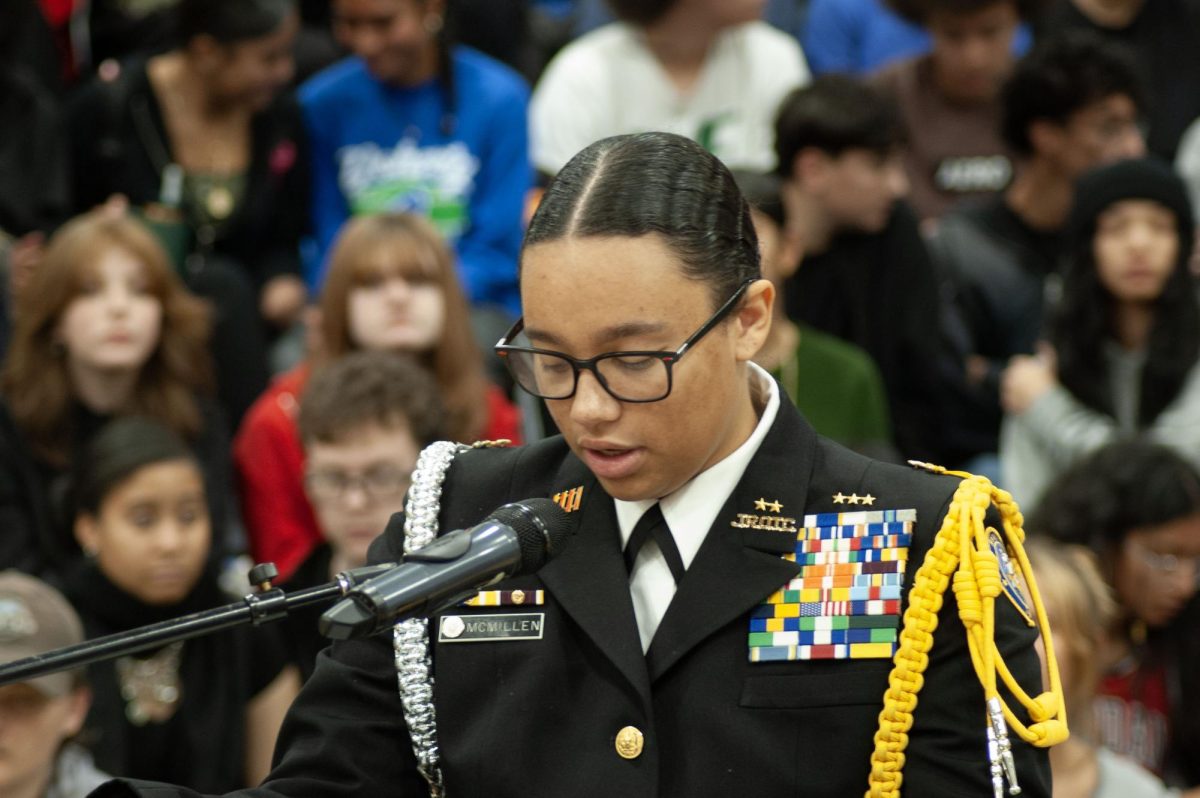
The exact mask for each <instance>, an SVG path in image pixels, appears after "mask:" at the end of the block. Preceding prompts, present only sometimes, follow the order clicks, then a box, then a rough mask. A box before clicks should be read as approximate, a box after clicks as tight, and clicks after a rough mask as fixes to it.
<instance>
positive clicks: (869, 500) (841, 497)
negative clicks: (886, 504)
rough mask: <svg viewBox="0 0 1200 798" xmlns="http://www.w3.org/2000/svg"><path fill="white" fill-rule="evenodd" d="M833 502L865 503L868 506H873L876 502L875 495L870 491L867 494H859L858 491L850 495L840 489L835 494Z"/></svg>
mask: <svg viewBox="0 0 1200 798" xmlns="http://www.w3.org/2000/svg"><path fill="white" fill-rule="evenodd" d="M833 503H834V504H863V505H866V506H867V507H871V506H873V505H874V504H875V497H874V496H872V495H871V494H869V493H868V494H866V495H865V496H859V495H858V494H857V493H851V494H850V495H849V496H847V495H846V494H844V493H842V492H841V491H840V490H839V491H838V492H837V493H835V494H833Z"/></svg>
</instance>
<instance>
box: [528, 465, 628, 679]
mask: <svg viewBox="0 0 1200 798" xmlns="http://www.w3.org/2000/svg"><path fill="white" fill-rule="evenodd" d="M568 460H569V461H571V462H570V463H569V464H568V465H567V466H564V474H562V475H560V478H559V481H558V484H560V485H561V486H562V488H569V487H572V486H573V485H580V484H582V485H583V499H582V503H581V505H580V508H579V510H578V512H579V514H580V517H579V526H578V530H577V531H576V533H575V536H574V539H573V540H571V542H570V544H569V545H568V546H567V547H566V548H565V549H563V551H562V552H561V553H560V554H559V555H558V556H556V557H555V558H554V559H553V560H551V561H550V562H549V563H547V564H546V566H545V567H544V568H542V570H541V571H539V572H538V576H539V577H540V578H541V580H542V582H543V583H544V584H545V585H546V589H547V590H549V591H550V592H551V594H552V595H553V596H554V598H555V599H556V600H557V601H558V603H559V604H560V605H561V606H562V608H563V610H564V611H565V612H566V613H567V614H568V615H570V616H571V618H572V619H573V620H574V621H575V622H576V623H577V624H579V626H580V627H582V628H583V630H584V632H585V633H586V634H587V635H588V637H590V638H591V639H592V641H593V642H594V643H595V644H596V645H597V646H598V647H599V648H600V650H601V651H602V652H604V654H605V656H607V657H608V658H609V659H610V660H612V662H613V664H614V665H616V666H617V668H618V669H619V670H620V671H621V673H622V674H623V675H624V676H625V678H626V679H628V680H629V682H630V684H632V685H633V686H634V687H635V688H636V689H637V691H638V694H639V695H641V696H642V697H643V699H645V700H647V701H648V700H649V697H650V682H649V679H648V677H647V674H646V660H645V657H644V655H643V654H642V644H641V641H640V639H639V637H638V631H637V619H636V618H635V617H634V614H633V602H632V600H631V598H630V595H629V575H628V574H627V573H626V572H625V562H624V560H623V559H622V558H621V535H620V531H619V527H618V524H617V516H616V511H615V509H614V507H613V501H612V498H611V497H610V496H609V495H608V494H607V493H605V492H604V489H603V488H602V487H600V484H599V483H598V482H597V481H596V478H595V477H594V476H592V475H591V472H589V471H587V469H586V468H584V467H583V465H582V464H581V463H578V461H577V460H575V458H574V457H573V456H570V457H569V458H568ZM576 464H577V465H578V468H577V469H576V468H575V467H574V466H575V465H576ZM572 478H573V479H574V480H575V481H574V482H573V483H572V482H571V479H572ZM562 488H559V489H562Z"/></svg>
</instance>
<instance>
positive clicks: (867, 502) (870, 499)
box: [859, 493, 875, 507]
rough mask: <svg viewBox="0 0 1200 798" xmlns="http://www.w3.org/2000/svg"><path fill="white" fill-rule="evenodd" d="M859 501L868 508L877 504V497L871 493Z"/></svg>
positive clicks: (861, 497)
mask: <svg viewBox="0 0 1200 798" xmlns="http://www.w3.org/2000/svg"><path fill="white" fill-rule="evenodd" d="M859 500H860V501H861V502H862V503H863V504H865V505H867V506H868V507H869V506H871V505H873V504H875V497H874V496H872V495H871V494H869V493H868V494H867V495H866V496H860V497H859Z"/></svg>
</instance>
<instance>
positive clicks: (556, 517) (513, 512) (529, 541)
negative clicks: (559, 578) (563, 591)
mask: <svg viewBox="0 0 1200 798" xmlns="http://www.w3.org/2000/svg"><path fill="white" fill-rule="evenodd" d="M488 520H490V521H498V522H500V523H501V524H504V525H505V526H507V527H509V528H510V529H512V530H513V531H514V532H516V533H517V540H518V541H520V544H521V564H520V566H518V568H517V570H516V571H514V572H513V573H512V574H510V576H517V575H520V574H531V573H533V572H534V571H537V570H538V569H540V568H541V567H542V566H543V565H545V564H546V561H547V560H549V559H550V558H551V557H553V556H555V555H557V554H558V553H559V552H560V551H562V549H563V547H564V546H565V545H566V544H567V539H568V538H569V537H570V536H571V529H572V526H573V524H572V523H571V519H570V517H569V516H568V515H567V513H566V512H565V511H564V510H563V509H562V508H561V507H559V506H558V505H557V504H555V503H554V502H553V501H551V500H550V499H523V500H521V501H519V502H512V503H510V504H506V505H504V506H503V507H499V508H497V509H496V510H495V512H493V513H492V514H491V515H489V516H488Z"/></svg>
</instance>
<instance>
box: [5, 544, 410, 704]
mask: <svg viewBox="0 0 1200 798" xmlns="http://www.w3.org/2000/svg"><path fill="white" fill-rule="evenodd" d="M395 566H396V564H395V563H381V564H379V565H367V566H364V567H362V568H354V569H352V570H349V571H343V572H341V573H339V574H338V575H337V577H336V578H335V579H334V581H332V582H327V583H326V584H323V585H317V586H316V587H308V588H304V589H303V590H296V591H294V592H292V593H285V592H284V591H283V590H282V589H280V588H277V587H272V586H271V579H274V578H275V575H276V573H275V566H274V565H273V564H271V563H262V564H259V565H256V566H254V568H253V569H251V571H250V581H251V582H252V583H254V584H257V585H258V587H259V592H257V593H250V594H247V595H246V596H245V597H244V598H243V599H242V601H241V602H234V603H233V604H226V605H225V606H223V607H214V608H213V609H210V610H202V611H200V612H194V613H192V614H190V615H184V616H181V617H179V618H174V619H172V620H169V621H161V622H159V623H155V624H150V625H149V626H139V627H138V628H136V629H130V630H128V631H125V632H119V633H117V634H113V635H107V636H105V637H97V638H95V639H94V640H84V641H83V642H82V643H76V644H75V645H72V646H66V647H64V648H59V649H54V650H53V651H47V652H46V653H44V654H35V655H33V656H32V657H25V658H24V659H19V660H14V661H13V662H10V663H8V664H6V665H0V686H2V685H6V684H11V683H14V682H24V681H28V680H30V679H34V678H37V677H38V676H45V675H46V674H48V673H55V672H56V671H64V670H69V669H72V668H78V667H82V666H84V665H90V664H91V663H93V662H102V661H104V660H108V659H115V658H116V657H120V656H124V655H125V654H133V653H136V652H138V651H146V650H147V649H152V648H157V647H159V646H162V645H165V644H167V643H174V642H175V641H177V640H188V639H191V638H193V637H202V636H204V635H207V634H212V633H213V632H218V631H220V630H222V629H228V628H230V627H233V626H241V625H242V624H247V623H252V624H254V625H255V626H261V625H263V624H265V623H271V622H273V621H278V620H282V619H283V618H286V617H287V615H288V613H289V612H291V611H292V610H295V609H300V608H302V607H309V606H312V605H314V604H321V603H325V602H330V601H333V600H334V599H336V598H340V597H341V596H344V595H346V594H347V593H349V592H350V590H351V589H352V588H354V587H356V586H357V585H360V584H362V583H363V582H365V581H367V580H368V579H371V578H372V577H376V576H379V575H380V574H383V573H386V572H387V571H389V570H391V569H392V568H394V567H395Z"/></svg>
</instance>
